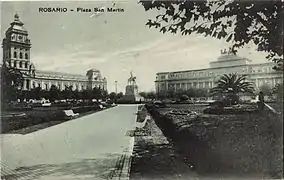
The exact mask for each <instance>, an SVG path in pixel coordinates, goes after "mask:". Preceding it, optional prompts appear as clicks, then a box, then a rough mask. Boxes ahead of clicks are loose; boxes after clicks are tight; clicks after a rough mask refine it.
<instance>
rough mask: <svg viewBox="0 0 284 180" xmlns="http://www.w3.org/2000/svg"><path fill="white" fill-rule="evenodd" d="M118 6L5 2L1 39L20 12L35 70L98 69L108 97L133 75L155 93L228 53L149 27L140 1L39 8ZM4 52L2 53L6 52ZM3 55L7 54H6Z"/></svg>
mask: <svg viewBox="0 0 284 180" xmlns="http://www.w3.org/2000/svg"><path fill="white" fill-rule="evenodd" d="M112 2H113V1H109V2H107V1H92V2H90V1H81V2H79V1H77V2H76V1H74V2H70V1H69V2H58V1H57V2H54V1H53V2H52V1H50V2H48V1H44V2H36V1H24V2H19V1H18V2H2V5H1V39H3V37H4V34H5V31H6V29H7V28H8V27H9V24H10V23H11V22H12V21H13V19H14V14H15V13H16V12H17V13H18V15H19V16H20V20H21V21H22V22H23V23H24V24H25V25H24V26H25V28H26V29H27V30H28V32H29V38H30V39H31V43H32V48H31V61H32V62H33V63H34V64H35V67H36V69H39V70H48V71H57V72H65V73H74V74H82V75H85V74H86V71H87V70H89V69H91V68H96V69H99V70H100V71H101V73H102V75H103V76H104V77H106V78H107V81H108V91H109V92H112V91H114V90H115V83H114V81H118V91H119V92H124V91H125V86H126V84H127V79H128V78H129V76H130V71H133V74H134V75H135V76H136V77H137V80H136V81H137V84H138V86H139V90H140V91H152V90H154V89H155V86H154V81H155V78H156V73H157V72H164V71H178V70H189V69H198V68H207V67H209V62H210V61H214V60H216V59H217V58H218V57H219V56H220V50H221V49H224V48H228V45H229V44H228V43H226V42H225V41H224V40H217V39H213V38H210V37H203V36H202V35H196V34H193V35H190V36H182V35H180V34H170V33H166V34H163V33H161V32H159V30H158V29H154V28H153V29H152V28H151V29H149V28H148V27H147V26H146V25H145V24H146V22H147V20H148V19H150V18H154V17H155V16H156V15H157V13H158V11H147V12H146V11H145V10H144V7H143V6H142V5H141V4H138V3H137V1H134V0H129V1H116V2H115V6H116V7H117V8H123V9H124V12H116V13H109V12H107V13H102V14H100V15H99V16H95V15H92V14H93V13H88V12H70V11H68V12H67V13H48V12H47V13H43V12H39V8H40V7H62V8H74V9H76V8H78V7H82V8H92V9H93V8H95V7H112V5H113V3H112ZM1 51H2V49H1ZM1 53H2V52H1ZM239 56H242V57H246V58H249V59H251V60H252V62H253V63H260V62H267V60H265V53H261V52H257V51H256V50H255V47H253V46H251V47H245V48H243V49H241V50H240V51H239Z"/></svg>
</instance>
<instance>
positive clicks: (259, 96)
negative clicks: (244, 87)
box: [258, 91, 264, 111]
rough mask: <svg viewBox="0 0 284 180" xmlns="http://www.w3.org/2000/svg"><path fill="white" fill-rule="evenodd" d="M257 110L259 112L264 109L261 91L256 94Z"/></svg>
mask: <svg viewBox="0 0 284 180" xmlns="http://www.w3.org/2000/svg"><path fill="white" fill-rule="evenodd" d="M258 108H259V110H260V111H262V110H263V109H264V94H263V92H262V91H260V92H259V94H258Z"/></svg>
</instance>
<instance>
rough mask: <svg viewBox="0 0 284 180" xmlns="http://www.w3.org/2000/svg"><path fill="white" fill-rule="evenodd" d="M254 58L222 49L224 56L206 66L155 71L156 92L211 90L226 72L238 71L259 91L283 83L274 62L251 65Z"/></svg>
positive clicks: (281, 74) (281, 75)
mask: <svg viewBox="0 0 284 180" xmlns="http://www.w3.org/2000/svg"><path fill="white" fill-rule="evenodd" d="M251 62H252V61H251V60H249V59H247V58H243V57H239V56H238V55H235V54H234V53H232V51H231V49H230V50H228V51H227V50H221V56H220V57H219V58H218V59H217V60H215V61H212V62H210V63H209V65H210V67H209V68H207V69H196V70H186V71H175V72H158V73H157V74H156V81H155V86H156V92H157V93H162V92H165V91H168V90H172V91H178V90H187V89H190V88H202V89H208V90H209V89H211V88H212V87H214V86H215V82H216V81H217V80H219V79H220V76H222V75H223V74H229V73H238V74H245V75H247V81H249V82H252V83H253V84H254V86H255V89H256V90H259V89H260V87H261V86H263V85H267V86H270V87H274V86H275V85H276V84H280V83H282V82H283V73H282V72H277V71H275V70H273V66H275V64H274V63H273V62H267V63H260V64H252V63H251Z"/></svg>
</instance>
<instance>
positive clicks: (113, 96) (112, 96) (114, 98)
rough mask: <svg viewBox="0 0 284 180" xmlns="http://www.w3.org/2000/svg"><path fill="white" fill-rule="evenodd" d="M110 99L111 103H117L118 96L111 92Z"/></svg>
mask: <svg viewBox="0 0 284 180" xmlns="http://www.w3.org/2000/svg"><path fill="white" fill-rule="evenodd" d="M108 98H109V99H110V100H111V101H117V94H116V93H115V92H111V93H109V95H108Z"/></svg>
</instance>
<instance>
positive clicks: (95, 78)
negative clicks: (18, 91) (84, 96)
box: [2, 14, 107, 91]
mask: <svg viewBox="0 0 284 180" xmlns="http://www.w3.org/2000/svg"><path fill="white" fill-rule="evenodd" d="M2 48H3V63H5V64H6V66H8V67H11V68H15V69H18V70H20V71H21V72H22V74H23V77H24V82H23V84H22V89H23V90H30V89H33V88H36V87H40V88H41V89H43V90H49V89H50V87H51V86H52V85H55V86H56V87H57V88H59V89H60V90H64V88H65V87H70V86H72V88H73V90H75V89H77V90H79V91H81V90H84V89H92V88H94V87H99V88H101V89H104V90H106V89H107V80H106V78H105V77H102V75H101V72H100V71H99V70H97V69H90V70H88V71H87V72H86V75H77V74H69V73H60V72H52V71H41V70H37V69H36V68H35V66H34V65H33V63H32V62H31V61H30V57H31V53H30V49H31V41H30V39H29V37H28V32H27V30H26V29H25V28H24V23H22V22H21V21H20V19H19V16H18V15H17V14H16V15H15V16H14V21H13V22H12V23H11V24H10V27H9V28H8V29H7V31H6V33H5V38H4V39H3V42H2Z"/></svg>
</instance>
